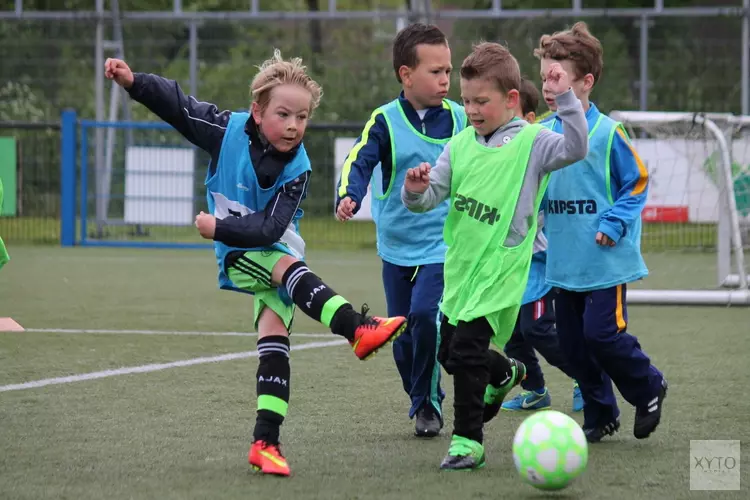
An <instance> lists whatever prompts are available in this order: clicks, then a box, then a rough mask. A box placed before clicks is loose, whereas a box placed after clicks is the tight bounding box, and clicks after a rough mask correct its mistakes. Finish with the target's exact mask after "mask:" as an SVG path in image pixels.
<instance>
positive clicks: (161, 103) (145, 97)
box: [128, 73, 310, 248]
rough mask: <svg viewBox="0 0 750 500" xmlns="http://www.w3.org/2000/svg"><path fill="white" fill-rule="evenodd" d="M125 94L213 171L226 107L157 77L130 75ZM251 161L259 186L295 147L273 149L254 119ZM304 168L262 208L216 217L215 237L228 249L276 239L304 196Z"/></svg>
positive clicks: (248, 129)
mask: <svg viewBox="0 0 750 500" xmlns="http://www.w3.org/2000/svg"><path fill="white" fill-rule="evenodd" d="M134 76H135V79H134V81H133V86H132V87H131V88H130V89H129V90H128V93H129V94H130V97H131V98H133V99H134V100H135V101H137V102H139V103H141V104H143V105H144V106H146V107H147V108H148V109H149V110H151V111H152V112H153V113H154V114H156V115H157V116H158V117H159V118H161V119H162V120H164V121H165V122H167V123H169V124H170V125H172V126H173V127H174V128H175V129H176V130H177V131H178V132H179V133H180V134H182V135H183V136H184V137H185V138H186V139H187V140H188V141H190V142H191V143H193V144H195V145H196V146H198V147H199V148H201V149H202V150H204V151H206V152H207V153H208V154H210V155H211V166H210V168H211V169H212V171H213V170H214V169H216V168H217V167H218V164H219V154H220V150H221V144H222V141H223V140H224V134H225V133H226V128H227V124H228V123H229V117H230V116H231V114H232V113H231V111H219V109H218V108H217V107H216V105H214V104H211V103H207V102H202V101H199V100H197V99H196V98H195V97H193V96H186V95H185V94H184V93H183V92H182V89H181V88H180V85H179V84H178V83H177V82H176V81H174V80H169V79H166V78H162V77H160V76H157V75H152V74H146V73H135V74H134ZM245 133H246V134H247V136H248V144H249V145H248V147H249V149H250V159H251V160H252V163H253V168H254V169H255V175H256V177H257V178H258V183H259V184H260V187H261V188H264V189H268V188H269V187H271V186H273V185H274V184H275V183H276V180H277V179H278V178H279V175H281V173H282V171H283V170H284V167H286V165H287V164H288V163H289V162H290V161H291V160H292V158H294V155H295V154H296V153H297V149H298V147H297V148H294V149H292V150H291V151H289V152H281V151H277V150H276V149H275V148H274V147H273V146H272V145H270V144H268V142H267V141H266V140H265V138H264V137H263V136H262V134H260V131H259V130H258V127H257V125H256V124H255V121H254V120H253V119H252V118H250V119H248V120H247V123H246V124H245ZM309 177H310V174H309V172H306V173H305V174H303V175H301V176H299V177H298V178H296V179H295V180H293V181H291V182H289V183H287V184H285V185H283V186H282V187H281V188H280V189H279V190H278V191H277V192H276V195H275V196H274V197H273V198H272V199H271V200H270V201H269V202H268V205H266V207H265V209H264V210H263V211H262V212H255V213H252V214H248V215H245V216H242V217H239V216H238V217H226V218H224V219H217V220H216V232H215V234H214V240H216V241H220V242H222V243H224V244H226V245H229V246H232V247H246V248H254V247H264V246H269V245H271V244H273V243H275V242H277V241H279V239H280V238H281V236H282V235H283V234H284V231H285V230H286V228H287V227H288V226H289V224H290V223H291V222H292V220H293V218H294V215H295V213H296V212H297V209H298V208H299V206H300V204H301V203H302V200H303V199H304V198H305V197H306V196H307V188H308V185H309V182H308V181H309Z"/></svg>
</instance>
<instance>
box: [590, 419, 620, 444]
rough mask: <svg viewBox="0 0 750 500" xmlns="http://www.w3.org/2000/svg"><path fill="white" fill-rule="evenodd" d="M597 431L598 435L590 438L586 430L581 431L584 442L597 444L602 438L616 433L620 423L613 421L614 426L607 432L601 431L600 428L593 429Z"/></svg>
mask: <svg viewBox="0 0 750 500" xmlns="http://www.w3.org/2000/svg"><path fill="white" fill-rule="evenodd" d="M594 430H597V431H599V434H598V435H596V436H592V435H591V434H590V433H588V432H586V429H584V430H583V434H584V436H586V441H587V442H588V443H592V444H593V443H598V442H600V441H601V440H602V438H604V437H606V436H613V435H614V434H615V433H616V432H618V431H619V430H620V421H619V420H615V422H614V425H613V426H612V429H611V430H609V431H605V430H602V428H598V429H594Z"/></svg>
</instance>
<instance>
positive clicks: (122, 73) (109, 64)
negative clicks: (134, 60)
mask: <svg viewBox="0 0 750 500" xmlns="http://www.w3.org/2000/svg"><path fill="white" fill-rule="evenodd" d="M104 76H106V77H107V78H109V79H110V80H114V81H115V83H116V84H117V85H119V86H120V87H122V88H124V89H125V90H129V89H130V87H132V86H133V72H132V71H130V67H129V66H128V65H127V64H125V61H122V60H120V59H112V58H109V59H107V60H106V61H105V62H104Z"/></svg>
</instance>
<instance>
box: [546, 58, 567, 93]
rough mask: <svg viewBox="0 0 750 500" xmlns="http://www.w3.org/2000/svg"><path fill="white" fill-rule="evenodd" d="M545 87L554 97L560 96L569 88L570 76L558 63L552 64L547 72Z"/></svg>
mask: <svg viewBox="0 0 750 500" xmlns="http://www.w3.org/2000/svg"><path fill="white" fill-rule="evenodd" d="M545 77H546V82H545V83H546V85H547V88H548V89H549V90H550V91H551V92H552V93H553V94H555V95H560V94H562V93H564V92H567V90H568V89H569V88H570V76H568V72H567V71H565V70H564V69H563V67H562V65H561V64H560V63H552V64H551V65H550V67H549V69H548V70H547V74H546V75H545Z"/></svg>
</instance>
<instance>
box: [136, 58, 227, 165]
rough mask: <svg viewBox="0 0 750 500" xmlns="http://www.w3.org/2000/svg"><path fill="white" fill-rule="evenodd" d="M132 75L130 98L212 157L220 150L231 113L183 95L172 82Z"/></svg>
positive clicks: (177, 85) (143, 74) (148, 75)
mask: <svg viewBox="0 0 750 500" xmlns="http://www.w3.org/2000/svg"><path fill="white" fill-rule="evenodd" d="M133 76H134V79H133V86H132V87H130V89H128V94H130V97H132V98H133V99H134V100H135V101H138V102H140V103H141V104H143V105H144V106H146V107H147V108H148V109H149V110H151V111H152V112H153V113H154V114H156V115H157V116H158V117H159V118H161V119H162V120H164V121H165V122H167V123H169V124H170V125H172V126H173V127H174V128H175V129H176V130H177V131H178V132H179V133H180V134H182V135H183V136H184V137H185V139H187V140H188V141H190V142H192V143H193V144H195V145H196V146H198V147H199V148H201V149H203V150H204V151H206V152H208V153H210V154H211V155H212V156H213V154H214V153H216V152H217V151H218V150H219V148H220V147H221V142H222V140H223V139H224V132H226V127H227V124H228V123H229V117H230V115H231V112H230V111H219V109H218V108H217V107H216V105H214V104H211V103H208V102H201V101H198V100H197V99H196V98H195V97H193V96H186V95H185V94H184V93H183V92H182V89H181V88H180V85H179V84H178V83H177V82H176V81H174V80H169V79H167V78H163V77H161V76H157V75H151V74H147V73H134V74H133Z"/></svg>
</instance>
